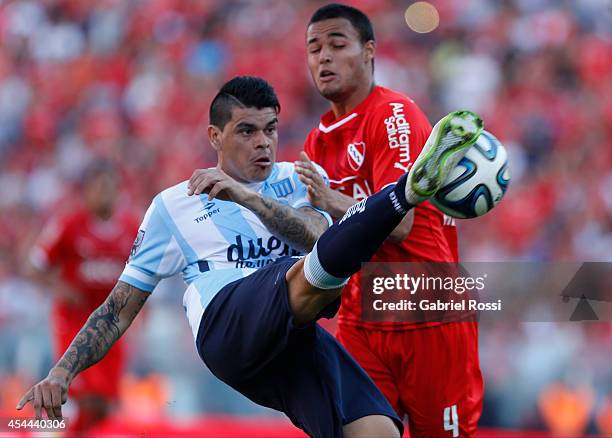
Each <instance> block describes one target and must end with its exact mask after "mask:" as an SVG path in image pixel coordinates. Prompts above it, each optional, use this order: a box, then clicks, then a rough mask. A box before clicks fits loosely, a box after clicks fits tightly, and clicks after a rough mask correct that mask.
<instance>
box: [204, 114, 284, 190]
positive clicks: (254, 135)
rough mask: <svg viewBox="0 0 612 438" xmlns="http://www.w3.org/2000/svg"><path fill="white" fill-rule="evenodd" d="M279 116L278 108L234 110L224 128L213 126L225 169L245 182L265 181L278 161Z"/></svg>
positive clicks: (211, 132)
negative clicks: (277, 126)
mask: <svg viewBox="0 0 612 438" xmlns="http://www.w3.org/2000/svg"><path fill="white" fill-rule="evenodd" d="M277 123H278V118H277V114H276V110H275V109H274V108H262V109H257V108H239V107H234V108H233V109H232V118H231V120H230V121H229V122H227V123H226V125H225V127H224V129H223V131H220V130H219V129H218V128H217V127H214V126H212V127H210V128H209V135H210V139H211V142H212V143H213V146H214V147H215V149H216V150H217V152H218V156H219V163H220V165H221V169H222V170H223V171H224V172H225V173H227V174H228V175H229V176H231V177H232V178H234V179H235V180H237V181H239V182H242V183H252V182H259V181H264V180H265V179H266V178H268V177H269V176H270V173H271V172H272V165H273V164H274V161H275V160H276V148H277V146H278V133H277V130H276V125H277Z"/></svg>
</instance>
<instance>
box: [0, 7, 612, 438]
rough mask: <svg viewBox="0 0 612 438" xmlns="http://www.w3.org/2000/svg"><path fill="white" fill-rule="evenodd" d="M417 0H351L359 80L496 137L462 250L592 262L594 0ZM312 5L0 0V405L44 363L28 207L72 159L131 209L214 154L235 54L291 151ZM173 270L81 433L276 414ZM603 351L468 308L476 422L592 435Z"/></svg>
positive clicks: (611, 403) (610, 334)
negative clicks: (216, 100)
mask: <svg viewBox="0 0 612 438" xmlns="http://www.w3.org/2000/svg"><path fill="white" fill-rule="evenodd" d="M432 3H433V4H434V5H435V7H436V9H437V11H438V13H439V17H440V23H439V26H438V27H437V28H436V29H435V30H433V31H432V32H429V33H417V32H415V31H413V30H411V29H409V27H408V26H407V22H406V20H405V17H404V11H405V10H406V8H407V6H409V4H410V2H406V1H391V0H363V1H355V2H350V4H353V5H355V6H358V7H361V8H362V9H363V10H364V11H365V12H366V13H368V14H369V15H370V17H371V18H372V21H373V24H374V27H375V31H376V37H377V44H378V52H377V58H376V77H377V82H378V83H379V84H382V85H386V86H389V87H391V88H394V89H396V90H399V91H401V92H404V93H406V94H408V95H409V96H411V97H412V98H413V99H414V100H416V101H417V103H418V104H419V105H420V106H421V107H422V108H423V109H424V110H425V112H426V113H427V115H428V116H429V118H430V120H432V121H434V120H436V119H438V118H439V117H440V116H441V115H443V114H444V113H445V112H448V111H450V110H453V109H457V108H463V107H467V108H469V109H473V110H476V111H478V112H480V113H481V114H482V115H483V118H484V120H485V121H486V127H487V129H489V130H490V131H492V132H493V133H495V135H497V136H498V137H499V139H500V140H501V141H502V142H503V143H504V144H505V145H506V147H507V149H508V150H509V154H510V163H511V164H510V166H511V171H512V178H513V180H512V184H511V188H510V191H509V193H508V196H507V197H506V199H505V200H504V202H502V204H501V205H500V206H499V207H498V208H497V209H496V211H495V212H494V213H492V214H491V215H490V216H487V217H484V218H482V219H479V220H474V221H465V222H461V223H460V239H461V252H462V257H463V259H464V260H476V261H498V260H580V261H584V260H594V261H595V260H599V261H612V47H611V41H612V34H611V30H612V5H611V3H610V1H609V0H575V1H552V0H550V1H549V0H515V1H505V2H498V1H486V0H440V1H433V2H432ZM320 4H322V2H315V1H282V0H278V1H272V0H261V1H255V0H253V1H222V0H204V1H180V0H147V1H144V0H143V1H121V0H102V1H97V2H85V1H77V0H74V1H51V0H46V1H15V2H12V1H8V2H7V1H0V229H1V230H2V232H1V233H0V416H12V415H15V414H16V412H15V411H14V405H15V403H16V401H17V400H18V399H19V397H20V394H21V393H22V391H23V390H24V389H26V387H28V386H29V385H30V384H32V383H33V382H34V381H35V380H38V379H39V378H40V377H42V376H43V375H44V374H46V372H47V370H48V368H49V367H50V366H51V365H52V362H51V347H50V339H49V337H48V329H47V327H48V314H49V301H50V299H49V294H48V293H45V292H46V291H44V290H41V289H40V287H39V286H36V285H35V284H33V283H31V282H29V281H28V280H26V279H24V278H22V277H21V276H20V275H19V270H20V267H21V265H22V260H23V257H25V255H26V254H27V250H28V248H29V246H30V245H31V243H32V239H33V238H34V237H36V234H37V233H38V232H39V230H40V228H41V226H42V224H43V223H44V222H45V220H46V219H47V218H48V217H49V216H50V215H51V214H54V213H56V212H58V211H62V209H65V208H67V206H69V205H70V202H71V201H70V199H71V194H73V193H74V183H75V180H76V178H77V176H78V175H79V173H80V171H81V170H82V169H83V167H84V166H85V165H86V163H87V162H88V161H89V160H90V159H91V158H93V157H100V156H102V157H107V158H111V159H114V160H117V161H118V162H120V163H121V166H122V173H123V177H124V179H123V180H124V183H123V186H122V203H123V204H124V205H125V206H129V207H130V208H133V209H134V210H135V211H136V212H137V214H139V215H141V214H142V212H143V211H144V209H145V208H146V206H147V205H148V203H149V201H150V199H151V197H152V196H153V195H154V194H155V193H156V192H158V191H159V190H160V189H162V188H164V187H166V186H169V185H173V184H174V183H176V182H177V181H180V180H184V179H186V178H188V176H189V175H190V174H191V171H192V170H193V169H194V166H196V165H197V166H198V167H203V166H210V165H212V164H213V163H214V154H213V151H212V149H211V148H210V146H209V145H208V144H207V142H206V140H205V129H204V127H205V125H206V122H207V116H206V114H207V109H208V104H209V102H210V99H211V97H212V96H213V95H214V94H215V92H216V90H217V89H218V87H219V86H220V84H222V83H223V82H224V81H225V80H227V79H228V78H230V77H232V76H234V75H238V74H253V75H260V76H263V77H265V78H266V79H267V80H269V81H270V82H271V84H272V85H273V86H274V87H275V88H276V91H277V93H278V95H279V97H280V100H281V104H282V106H283V108H282V112H281V116H280V142H279V144H280V154H279V155H280V159H281V160H283V159H284V160H293V159H295V158H296V157H297V154H298V152H299V151H300V150H301V145H302V141H303V139H304V138H305V136H306V133H307V132H308V131H309V130H310V129H311V128H312V127H313V126H315V125H316V124H317V122H318V117H319V115H320V114H322V113H323V112H324V111H326V110H327V104H326V102H325V101H324V100H323V99H322V98H320V97H319V96H318V95H317V94H316V92H315V91H314V87H313V85H312V84H311V81H310V78H309V75H308V72H307V69H306V61H305V48H304V30H305V25H306V23H307V21H308V19H309V17H310V14H311V13H312V12H313V11H314V10H315V9H316V7H317V6H319V5H320ZM409 18H411V20H412V22H413V23H414V22H416V23H417V25H418V24H419V23H420V24H421V25H427V24H428V23H430V19H431V17H429V18H428V17H422V16H419V15H418V14H417V15H416V16H412V17H409ZM409 21H410V20H409ZM434 24H435V23H434ZM127 238H129V239H132V238H133V237H132V236H130V237H127ZM179 288H181V284H180V281H179V280H170V281H168V282H166V283H165V284H163V285H162V286H161V287H160V288H159V290H157V291H156V293H155V294H154V297H153V298H152V299H151V300H149V303H148V304H147V306H146V307H145V310H144V311H143V315H142V316H141V317H139V318H138V320H137V321H136V322H135V324H134V326H133V327H132V328H131V329H130V330H129V332H128V334H127V338H128V340H127V342H128V344H129V372H128V374H126V376H125V378H124V381H123V382H122V398H121V407H120V410H119V412H118V413H117V415H116V419H115V421H114V424H107V425H105V427H106V429H104V428H103V429H102V430H101V432H104V431H115V432H116V431H117V430H120V429H121V428H124V430H126V429H125V428H130V427H132V428H135V429H133V430H135V431H138V430H142V427H144V426H143V425H145V424H148V425H149V426H148V427H151V425H152V424H154V425H157V426H155V427H157V429H155V430H157V431H158V432H159V431H161V430H164V429H163V428H164V427H165V428H169V429H167V430H174V431H177V430H183V431H187V430H190V429H189V428H190V427H191V428H192V429H191V430H199V434H200V435H201V434H202V433H204V432H206V431H208V433H212V432H211V431H213V430H222V431H224V433H225V435H227V434H230V433H234V432H235V431H236V430H238V429H239V430H240V431H242V432H244V431H249V433H250V434H253V435H254V434H257V433H260V434H261V436H271V435H272V434H273V433H288V431H289V432H291V431H292V429H291V427H289V429H287V428H286V423H285V422H284V421H282V420H281V418H280V417H279V415H278V414H276V413H274V412H271V411H268V410H265V409H260V408H258V407H257V406H254V405H253V404H252V403H250V402H248V401H247V400H245V399H243V398H242V397H241V396H239V395H237V394H234V393H232V392H231V391H230V390H229V389H227V388H226V387H224V385H223V384H221V383H220V382H218V381H216V379H215V378H214V377H212V376H211V375H210V373H209V372H208V371H207V370H206V369H205V367H204V366H203V365H202V364H201V363H200V361H199V360H198V359H197V357H196V354H195V351H194V348H193V345H192V342H193V341H192V336H191V334H190V332H189V329H188V325H187V323H186V319H185V317H184V315H183V309H182V306H181V305H180V302H181V297H182V293H179V292H178V290H179ZM611 357H612V328H611V325H610V324H602V323H599V324H563V323H548V324H523V325H520V326H518V327H512V328H510V329H509V328H508V327H507V326H505V325H504V324H502V323H500V325H499V327H488V329H487V330H486V331H481V362H482V368H483V371H484V374H485V382H486V398H485V407H484V414H483V416H482V419H481V424H482V426H483V427H486V428H497V429H507V430H534V431H538V430H540V431H542V430H548V431H551V430H552V431H555V430H556V431H565V433H566V434H570V433H569V432H570V431H574V433H575V434H576V435H578V434H580V433H590V434H610V435H612V366H611V364H610V358H611ZM30 415H31V413H30ZM68 416H69V414H68ZM228 416H229V417H228ZM239 418H240V420H239ZM206 419H208V420H206ZM278 420H281V424H282V426H278V425H277V424H278V423H277V421H278ZM202 421H204V423H202ZM202 425H205V426H206V428H204V429H203V428H202V427H203V426H202ZM196 426H197V427H196ZM139 427H140V428H141V429H138V428H139ZM181 427H182V428H183V429H180V428H181ZM215 427H220V428H221V429H215ZM172 428H174V429H172ZM176 428H179V429H176ZM193 428H195V429H193ZM232 428H233V429H232ZM236 428H238V429H236ZM240 428H242V429H240ZM232 430H233V431H234V432H232ZM236 433H237V432H236ZM570 435H571V434H570Z"/></svg>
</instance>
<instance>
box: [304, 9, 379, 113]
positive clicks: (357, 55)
mask: <svg viewBox="0 0 612 438" xmlns="http://www.w3.org/2000/svg"><path fill="white" fill-rule="evenodd" d="M306 50H307V51H308V68H309V69H310V74H311V75H312V79H313V81H314V83H315V85H316V87H317V89H318V90H319V93H321V95H322V96H323V97H325V98H326V99H328V100H332V101H336V100H340V99H342V98H344V97H346V96H348V95H350V94H351V93H352V92H354V91H355V90H356V89H357V88H358V87H359V85H360V84H363V81H367V82H368V84H369V82H370V80H371V79H370V78H371V69H372V65H371V60H372V58H373V56H374V42H373V41H369V42H367V43H366V44H365V45H362V44H361V41H360V39H359V33H358V32H357V30H356V29H355V28H354V27H353V25H352V24H351V22H350V21H348V20H347V19H346V18H332V19H329V20H323V21H319V22H317V23H313V24H311V25H310V26H308V29H307V31H306Z"/></svg>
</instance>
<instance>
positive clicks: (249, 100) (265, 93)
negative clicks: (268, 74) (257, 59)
mask: <svg viewBox="0 0 612 438" xmlns="http://www.w3.org/2000/svg"><path fill="white" fill-rule="evenodd" d="M234 107H239V108H257V109H263V108H274V110H275V111H276V112H277V113H279V112H280V103H278V97H276V93H275V92H274V88H272V86H271V85H270V84H269V83H268V82H266V81H265V80H264V79H262V78H258V77H255V76H236V77H235V78H233V79H231V80H229V81H228V82H226V83H225V84H224V85H223V86H222V87H221V89H220V90H219V92H218V93H217V95H216V96H215V98H214V99H213V100H212V103H211V104H210V113H209V120H210V124H211V125H215V126H216V127H218V128H219V129H224V128H225V125H226V124H227V122H229V121H230V120H231V118H232V109H233V108H234Z"/></svg>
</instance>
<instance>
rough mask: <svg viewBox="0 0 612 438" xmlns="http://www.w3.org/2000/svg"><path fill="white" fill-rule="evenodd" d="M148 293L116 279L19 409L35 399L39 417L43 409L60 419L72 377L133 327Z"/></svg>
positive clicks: (104, 353)
mask: <svg viewBox="0 0 612 438" xmlns="http://www.w3.org/2000/svg"><path fill="white" fill-rule="evenodd" d="M149 295H150V294H148V293H147V292H144V291H142V290H140V289H138V288H135V287H133V286H131V285H129V284H127V283H124V282H122V281H119V282H117V285H116V286H115V287H114V289H113V290H112V292H111V293H110V294H109V296H108V297H107V298H106V301H104V303H103V304H102V305H101V306H100V307H98V308H97V309H96V310H94V312H93V313H92V314H91V315H90V316H89V319H87V322H86V323H85V325H84V326H83V328H81V330H80V331H79V333H77V335H76V336H75V338H74V340H73V341H72V343H71V344H70V346H69V347H68V350H66V352H65V353H64V355H63V356H62V358H61V359H60V360H59V362H58V363H57V364H56V365H55V366H54V367H53V368H52V369H51V371H49V375H48V376H47V377H46V378H45V379H44V380H42V381H41V382H39V383H37V384H36V385H34V386H33V387H32V388H30V390H29V391H28V392H26V394H25V395H24V396H23V397H22V398H21V400H20V401H19V404H18V405H17V409H22V408H23V407H24V406H25V405H26V404H27V403H28V402H30V401H33V405H34V410H35V412H36V418H42V408H44V409H45V411H46V412H47V416H48V417H49V418H51V419H55V418H61V416H62V409H61V407H62V404H64V403H65V402H66V399H67V395H68V386H69V385H70V383H71V382H72V380H73V379H74V378H75V377H76V375H77V374H78V373H80V372H81V371H83V370H85V369H86V368H88V367H90V366H92V365H93V364H95V363H97V362H98V361H99V360H100V359H102V358H103V357H104V356H105V355H106V353H107V352H108V350H109V349H110V348H111V346H112V345H113V344H114V343H115V341H117V339H119V338H120V337H121V335H122V334H123V333H124V332H125V330H126V329H127V328H128V327H129V326H130V324H131V323H132V321H133V320H134V318H135V317H136V315H137V314H138V312H139V311H140V309H141V308H142V306H143V305H144V303H145V301H146V300H147V298H148V297H149Z"/></svg>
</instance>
